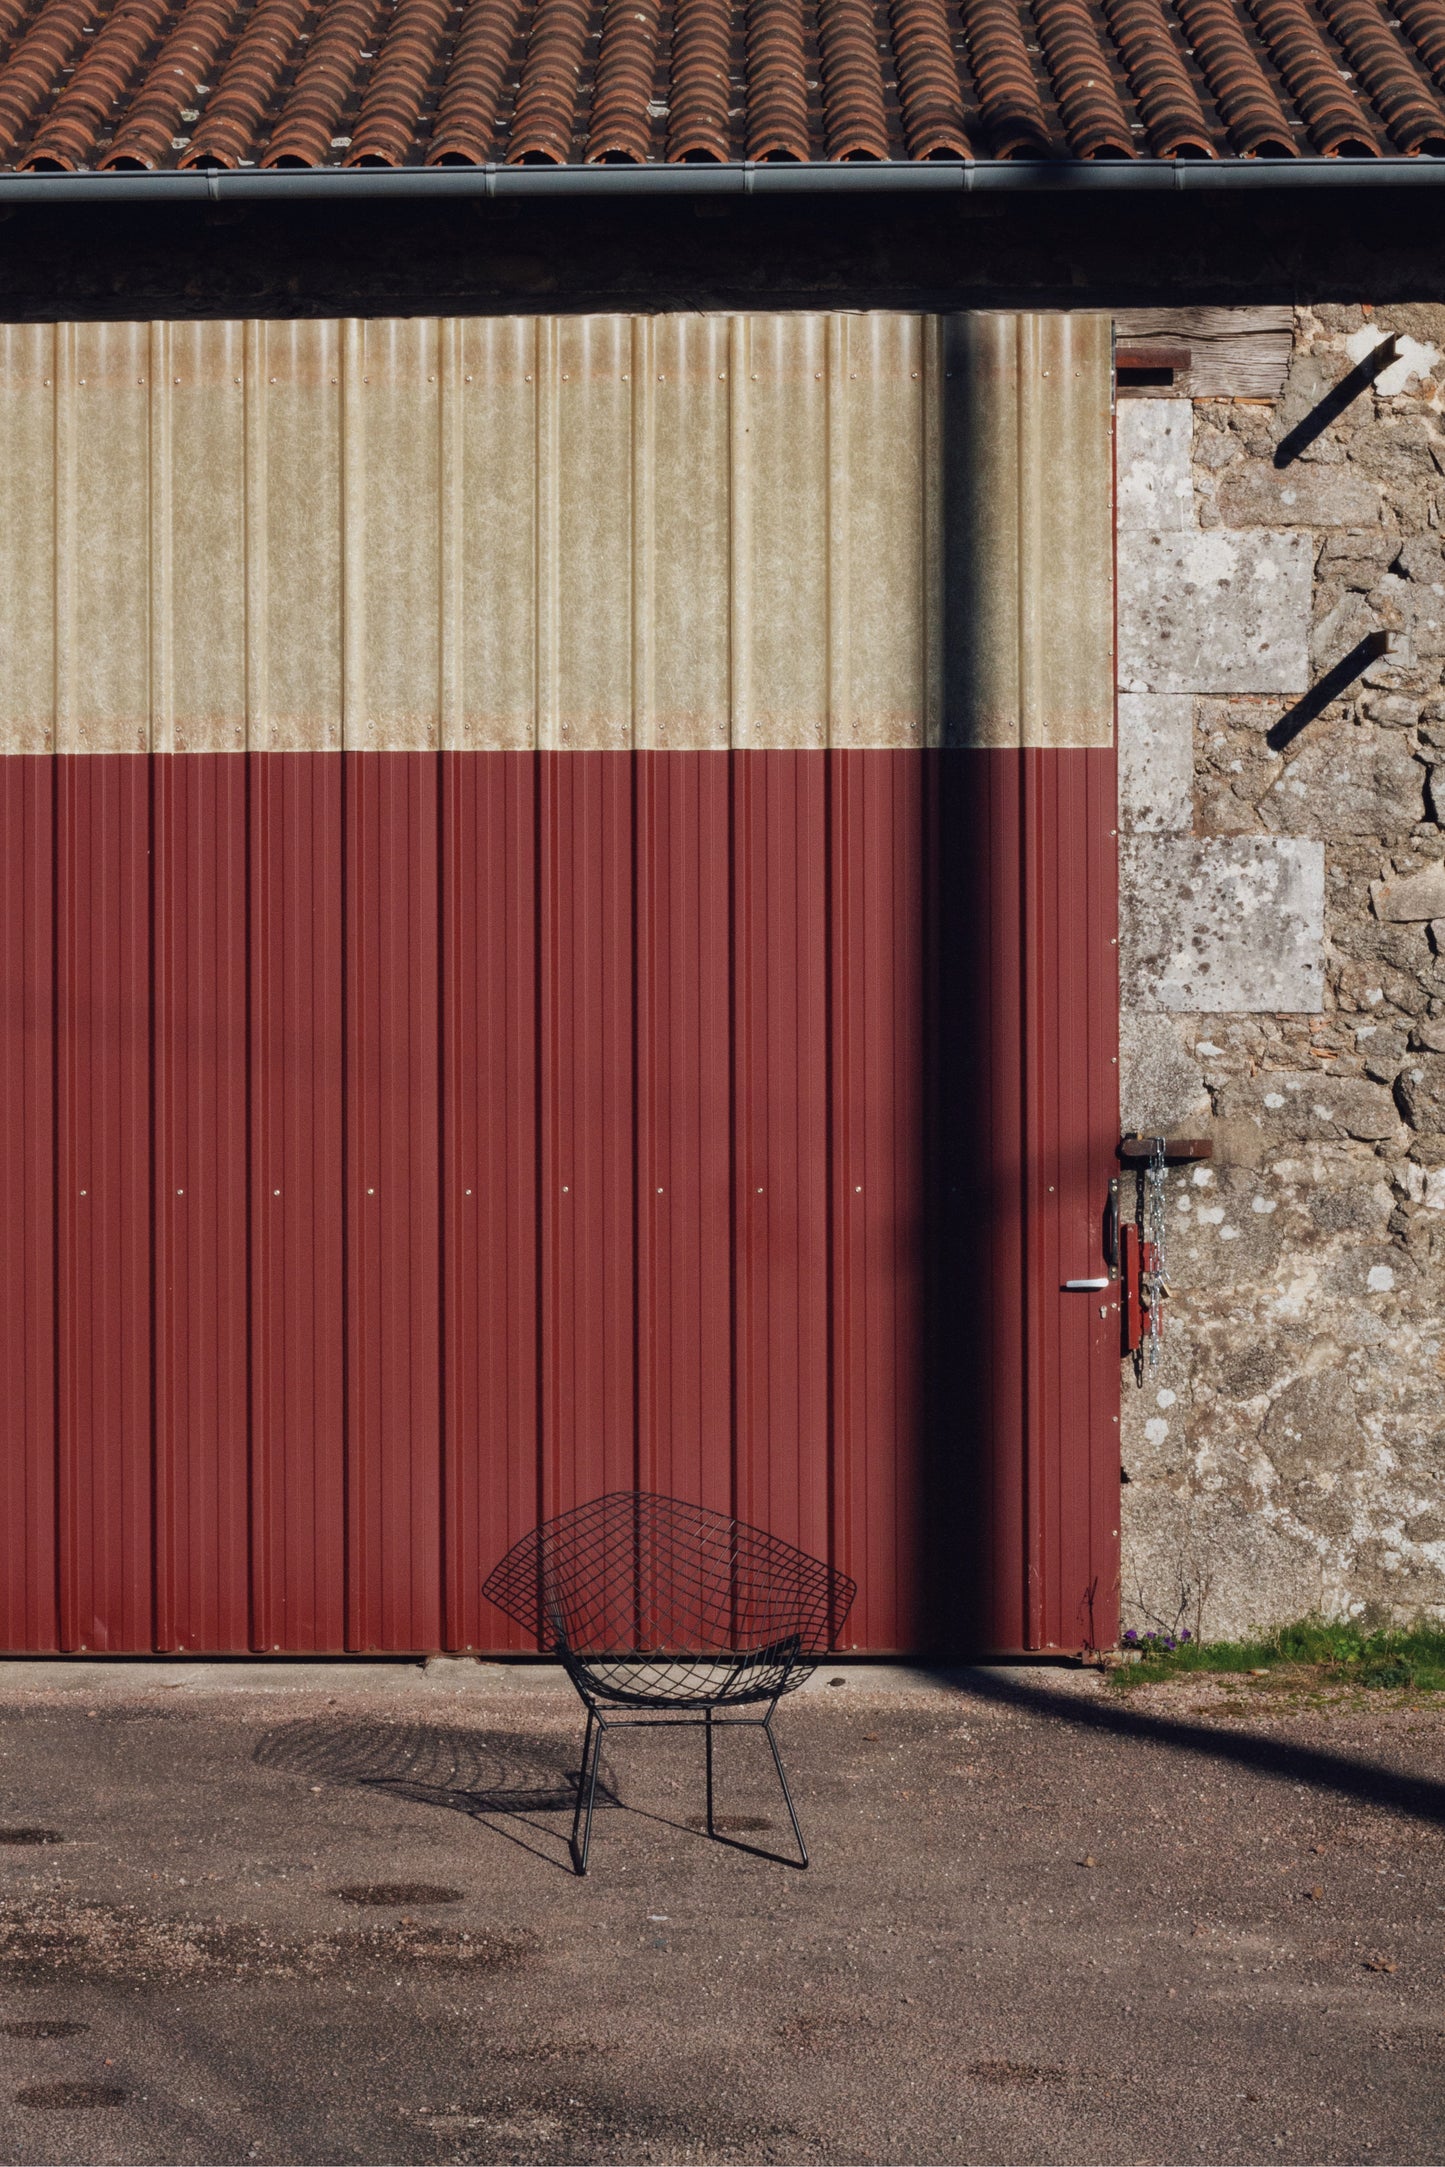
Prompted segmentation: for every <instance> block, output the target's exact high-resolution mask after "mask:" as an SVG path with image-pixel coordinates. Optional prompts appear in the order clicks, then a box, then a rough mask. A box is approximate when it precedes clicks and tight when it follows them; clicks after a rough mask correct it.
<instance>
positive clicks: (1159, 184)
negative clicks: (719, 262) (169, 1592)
mask: <svg viewBox="0 0 1445 2167" xmlns="http://www.w3.org/2000/svg"><path fill="white" fill-rule="evenodd" d="M1398 187H1427V188H1428V187H1445V158H1431V157H1419V158H1348V159H1347V158H1256V159H1247V158H1236V159H1222V158H1221V159H1209V158H1198V159H1195V158H1191V159H1177V160H1168V159H1140V160H1139V161H1138V162H1137V163H1135V162H1133V161H1130V160H1128V159H1119V160H1098V161H1094V162H1090V161H1086V160H1082V159H1073V160H1071V159H1067V158H1059V159H1037V160H1034V159H1010V160H1002V159H1000V160H983V159H979V160H975V161H972V162H969V163H967V164H965V163H964V162H962V161H960V160H948V161H944V160H938V161H933V162H929V163H920V164H917V165H911V164H907V163H904V162H903V161H901V160H900V161H897V162H895V163H891V164H886V165H885V164H875V163H869V164H864V163H861V162H859V163H856V164H847V165H825V164H812V165H801V164H781V163H779V164H765V165H565V166H552V165H515V166H508V165H486V166H482V165H477V166H463V165H455V166H452V165H448V166H399V167H393V166H350V167H336V166H302V167H272V168H269V169H265V170H262V169H259V168H258V169H254V170H251V171H248V172H238V171H236V170H234V169H231V168H225V169H222V168H216V167H210V168H206V169H203V170H199V171H195V170H193V171H189V172H185V173H177V172H173V171H169V170H168V171H165V172H160V173H134V172H121V173H116V172H111V173H95V172H87V173H0V207H3V206H5V205H11V204H21V203H31V204H43V205H44V206H45V207H46V208H47V209H49V210H55V209H58V208H59V207H60V206H61V205H63V204H67V203H155V204H175V203H220V202H225V203H266V202H275V203H280V202H296V201H298V200H302V201H306V202H311V203H317V204H321V203H330V204H339V203H343V202H346V201H349V200H355V201H360V200H361V199H362V198H366V199H367V200H370V201H376V200H391V201H396V202H412V201H418V200H436V201H445V200H447V199H448V198H453V197H483V198H488V197H498V198H507V199H509V200H512V201H517V200H519V199H522V198H527V199H528V200H530V201H532V202H534V203H536V202H546V201H548V200H552V201H558V202H560V201H564V200H572V199H577V198H583V199H589V200H592V201H603V200H606V199H609V198H612V197H624V196H645V197H651V198H652V199H654V200H655V201H667V200H669V199H677V200H688V199H692V198H696V197H699V196H709V197H713V198H717V197H729V196H774V197H788V196H794V197H797V196H823V195H826V196H840V195H841V196H865V197H866V196H897V195H905V196H906V195H917V196H959V195H1010V196H1013V195H1075V194H1084V195H1098V194H1103V195H1118V194H1124V195H1157V194H1159V193H1161V192H1166V193H1172V194H1188V195H1198V194H1211V195H1213V194H1220V193H1225V194H1232V193H1233V192H1235V191H1236V190H1243V191H1245V192H1246V193H1250V194H1258V193H1260V192H1261V191H1263V192H1265V193H1269V192H1271V191H1285V192H1288V193H1290V194H1294V193H1295V192H1296V191H1299V190H1304V189H1311V188H1324V189H1350V188H1398Z"/></svg>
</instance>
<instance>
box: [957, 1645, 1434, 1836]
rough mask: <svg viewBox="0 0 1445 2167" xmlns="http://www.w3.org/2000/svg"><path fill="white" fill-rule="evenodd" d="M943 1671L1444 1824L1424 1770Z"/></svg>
mask: <svg viewBox="0 0 1445 2167" xmlns="http://www.w3.org/2000/svg"><path fill="white" fill-rule="evenodd" d="M947 1677H948V1683H949V1684H950V1685H952V1686H953V1687H954V1688H955V1689H959V1688H961V1689H962V1690H964V1691H966V1692H968V1693H971V1694H975V1695H976V1696H977V1697H978V1698H979V1699H980V1700H991V1701H998V1702H1001V1703H1003V1704H1004V1705H1006V1706H1008V1707H1011V1708H1019V1709H1027V1710H1029V1711H1031V1712H1032V1713H1033V1714H1035V1715H1042V1716H1051V1717H1053V1718H1054V1719H1055V1720H1056V1721H1061V1722H1064V1723H1070V1724H1073V1725H1074V1727H1075V1728H1076V1729H1080V1730H1090V1731H1095V1732H1102V1733H1104V1734H1105V1735H1107V1736H1111V1737H1114V1738H1127V1739H1131V1740H1134V1741H1136V1742H1137V1743H1139V1744H1142V1745H1160V1746H1168V1747H1170V1748H1172V1750H1173V1751H1175V1752H1177V1753H1192V1754H1196V1755H1198V1756H1199V1758H1201V1759H1202V1760H1211V1761H1229V1762H1231V1763H1232V1764H1233V1765H1234V1766H1235V1767H1236V1768H1250V1769H1253V1770H1255V1771H1256V1772H1257V1773H1258V1774H1259V1775H1262V1776H1275V1777H1278V1778H1279V1779H1280V1781H1282V1782H1285V1783H1303V1784H1308V1785H1310V1786H1311V1787H1312V1788H1313V1789H1315V1790H1319V1791H1333V1792H1335V1793H1336V1794H1337V1795H1338V1796H1339V1797H1341V1798H1353V1799H1357V1800H1359V1801H1360V1802H1361V1803H1362V1804H1364V1805H1369V1806H1385V1807H1388V1808H1389V1809H1390V1811H1391V1812H1394V1813H1403V1814H1409V1815H1411V1816H1412V1818H1413V1819H1415V1820H1417V1821H1429V1822H1431V1823H1433V1824H1434V1825H1435V1826H1436V1827H1445V1783H1436V1782H1434V1781H1432V1779H1431V1778H1430V1777H1428V1776H1407V1775H1401V1774H1399V1773H1398V1772H1397V1771H1396V1770H1394V1769H1391V1768H1382V1767H1380V1766H1379V1764H1378V1763H1377V1762H1373V1761H1362V1760H1357V1759H1355V1758H1354V1757H1353V1756H1351V1755H1350V1754H1347V1753H1328V1752H1325V1751H1324V1750H1322V1749H1321V1748H1320V1747H1318V1746H1299V1745H1293V1744H1291V1743H1290V1741H1289V1740H1288V1739H1286V1738H1261V1737H1260V1736H1259V1735H1258V1734H1257V1733H1249V1732H1244V1733H1237V1732H1233V1731H1228V1730H1225V1729H1224V1728H1223V1727H1222V1726H1221V1725H1218V1724H1211V1723H1186V1722H1183V1721H1181V1720H1180V1719H1179V1718H1178V1717H1175V1716H1157V1715H1145V1714H1143V1713H1141V1712H1139V1711H1136V1710H1134V1709H1132V1708H1123V1707H1119V1706H1118V1705H1116V1704H1113V1705H1111V1704H1110V1703H1109V1702H1105V1701H1099V1700H1093V1699H1090V1700H1085V1699H1083V1698H1082V1697H1081V1696H1080V1695H1078V1694H1077V1693H1059V1692H1054V1691H1051V1690H1050V1689H1049V1688H1048V1687H1047V1686H1038V1685H1033V1684H1025V1683H1024V1682H1023V1681H1022V1680H1021V1679H1014V1678H1010V1677H1009V1676H1008V1674H1007V1672H1004V1671H996V1670H968V1671H950V1672H949V1673H948V1674H947Z"/></svg>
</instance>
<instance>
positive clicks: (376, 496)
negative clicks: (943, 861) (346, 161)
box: [0, 315, 941, 752]
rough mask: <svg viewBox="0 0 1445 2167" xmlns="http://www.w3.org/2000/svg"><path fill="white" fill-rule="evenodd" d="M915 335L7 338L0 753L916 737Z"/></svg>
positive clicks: (462, 327)
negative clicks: (5, 633)
mask: <svg viewBox="0 0 1445 2167" xmlns="http://www.w3.org/2000/svg"><path fill="white" fill-rule="evenodd" d="M938 352H939V333H938V325H937V320H936V319H931V318H924V317H916V316H904V315H863V316H857V317H848V316H807V315H800V316H758V317H746V316H742V317H722V316H663V317H656V318H637V319H633V318H629V317H623V316H605V317H577V318H571V317H556V318H553V317H543V318H527V319H522V318H505V319H496V320H489V319H485V318H467V319H460V320H459V319H436V318H430V319H428V318H418V319H410V318H408V319H403V320H386V319H382V320H377V321H371V322H365V323H363V322H359V321H346V322H331V323H328V322H317V323H246V324H242V323H196V324H181V323H153V324H149V325H147V324H133V323H119V324H104V323H99V324H62V325H56V326H50V325H38V326H16V325H11V326H8V327H4V328H3V329H0V596H3V597H4V598H5V602H6V604H7V616H8V619H9V622H10V624H11V626H12V627H13V636H12V637H10V638H7V640H6V642H5V643H4V645H3V648H0V745H3V746H4V747H5V748H6V749H7V750H10V751H16V752H21V751H32V752H33V751H55V752H137V751H146V750H151V751H157V752H161V751H187V752H200V751H216V752H230V751H240V750H242V749H245V748H250V749H252V750H262V749H272V750H280V749H291V750H306V751H319V750H324V749H336V748H339V747H342V746H346V747H349V748H353V749H359V750H361V749H368V750H373V751H381V750H433V749H436V750H440V749H463V748H469V747H470V748H475V749H483V748H487V749H491V748H505V747H512V748H522V747H531V746H556V747H559V748H560V747H572V748H583V747H591V748H594V749H597V750H607V749H617V748H619V747H623V746H639V747H644V746H656V747H670V748H677V749H688V748H701V747H722V746H727V745H751V744H772V745H797V746H807V745H817V746H821V745H923V744H926V743H929V742H933V741H936V738H937V734H938V715H939V684H938V675H939V653H940V642H941V624H940V616H939V600H938V598H939V591H940V590H939V580H940V557H939V548H938V508H937V504H936V501H935V496H936V492H935V491H934V489H933V476H934V470H935V466H936V460H935V456H934V453H935V447H936V441H937V436H938V428H939V419H938V416H939V382H938Z"/></svg>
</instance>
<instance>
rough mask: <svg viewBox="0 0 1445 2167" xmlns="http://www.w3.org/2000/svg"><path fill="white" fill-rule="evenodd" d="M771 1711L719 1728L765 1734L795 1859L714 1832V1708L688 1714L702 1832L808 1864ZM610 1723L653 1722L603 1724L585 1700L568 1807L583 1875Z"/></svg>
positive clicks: (623, 1724)
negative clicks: (698, 1757) (698, 1759)
mask: <svg viewBox="0 0 1445 2167" xmlns="http://www.w3.org/2000/svg"><path fill="white" fill-rule="evenodd" d="M777 1712H778V1704H777V1701H774V1702H773V1703H772V1705H771V1706H770V1707H769V1709H768V1712H767V1714H766V1715H765V1716H752V1717H743V1718H741V1719H738V1718H734V1719H733V1720H732V1721H730V1722H724V1724H723V1725H722V1728H723V1729H724V1730H737V1731H741V1730H750V1731H761V1732H762V1734H763V1736H764V1737H765V1738H766V1739H767V1741H768V1750H769V1752H770V1753H771V1754H772V1756H773V1766H774V1768H775V1769H776V1770H777V1772H778V1783H779V1785H780V1787H781V1789H782V1793H783V1804H784V1805H785V1806H786V1807H787V1809H788V1820H789V1821H790V1823H791V1824H792V1830H793V1841H794V1842H795V1843H796V1845H797V1846H798V1856H797V1859H796V1861H794V1860H791V1859H784V1858H778V1854H777V1853H776V1852H772V1851H758V1846H757V1845H756V1844H750V1843H739V1842H738V1841H737V1839H736V1837H733V1836H720V1835H719V1834H718V1829H717V1816H716V1810H715V1809H716V1795H717V1786H716V1780H715V1766H714V1758H713V1750H714V1749H713V1735H714V1728H715V1726H714V1724H713V1714H714V1711H713V1710H712V1709H711V1708H705V1709H704V1710H703V1712H702V1715H701V1717H698V1716H694V1717H693V1718H692V1719H691V1720H692V1721H693V1722H694V1723H697V1722H701V1724H702V1729H703V1753H704V1766H705V1769H706V1783H707V1832H708V1835H709V1836H710V1837H711V1838H712V1839H713V1841H714V1842H715V1843H725V1844H727V1845H728V1846H729V1847H730V1848H731V1849H733V1850H737V1851H754V1852H758V1856H760V1857H762V1858H777V1861H778V1864H779V1865H782V1866H787V1865H793V1864H796V1865H798V1866H800V1867H805V1866H806V1865H807V1864H808V1846H807V1844H806V1843H805V1842H804V1840H803V1828H802V1823H801V1822H800V1821H799V1819H798V1809H797V1807H796V1806H795V1805H794V1804H793V1794H792V1791H791V1789H790V1788H789V1785H788V1777H787V1772H786V1770H785V1769H784V1767H783V1757H782V1755H781V1754H780V1753H779V1751H778V1741H777V1739H776V1737H775V1736H774V1735H773V1717H774V1716H775V1715H776V1714H777ZM614 1727H615V1728H620V1729H623V1730H630V1729H636V1728H642V1729H656V1728H658V1727H659V1726H658V1723H657V1720H656V1719H655V1718H649V1717H646V1716H643V1717H627V1716H623V1717H622V1718H620V1721H619V1722H618V1723H617V1724H616V1725H613V1724H608V1723H605V1722H604V1721H603V1719H602V1717H601V1716H600V1715H599V1714H598V1713H597V1710H596V1709H595V1708H594V1707H593V1706H592V1704H591V1703H590V1702H589V1703H588V1705H587V1728H586V1730H585V1732H584V1733H583V1737H582V1765H581V1767H580V1768H579V1770H578V1772H577V1802H576V1804H575V1806H574V1807H573V1810H572V1841H571V1846H570V1848H571V1852H572V1867H573V1871H574V1872H575V1873H577V1874H579V1875H580V1874H585V1873H586V1871H587V1858H588V1853H589V1852H590V1850H591V1848H592V1809H593V1807H594V1805H595V1804H596V1801H597V1767H598V1763H599V1761H600V1760H601V1758H602V1741H603V1738H604V1737H605V1736H606V1734H607V1732H608V1731H609V1730H610V1729H613V1728H614ZM660 1727H661V1728H664V1729H667V1730H672V1729H675V1728H676V1729H680V1728H682V1727H683V1726H682V1725H681V1724H673V1723H668V1722H666V1721H665V1720H664V1722H663V1723H662V1725H661V1726H660ZM579 1830H580V1831H581V1837H582V1841H581V1843H580V1845H579V1843H578V1841H577V1838H578V1831H579Z"/></svg>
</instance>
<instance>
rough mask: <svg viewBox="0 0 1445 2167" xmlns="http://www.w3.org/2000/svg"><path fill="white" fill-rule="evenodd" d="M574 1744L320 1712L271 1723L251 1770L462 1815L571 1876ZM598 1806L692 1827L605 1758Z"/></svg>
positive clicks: (734, 1845)
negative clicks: (623, 1780) (630, 1795)
mask: <svg viewBox="0 0 1445 2167" xmlns="http://www.w3.org/2000/svg"><path fill="white" fill-rule="evenodd" d="M579 1744H580V1740H579V1739H576V1738H566V1737H550V1736H546V1735H543V1736H536V1735H527V1734H525V1733H522V1732H512V1731H484V1730H480V1729H477V1730H472V1729H469V1728H464V1727H463V1726H461V1725H451V1724H441V1723H379V1722H368V1721H365V1720H358V1719H356V1718H355V1717H347V1716H320V1717H312V1718H304V1717H303V1718H299V1719H298V1720H296V1721H294V1722H290V1723H278V1724H275V1725H273V1726H272V1728H271V1729H270V1730H267V1731H265V1732H263V1733H262V1735H261V1737H260V1738H259V1739H258V1740H257V1742H256V1746H255V1749H254V1751H253V1753H252V1755H251V1758H252V1760H253V1762H254V1763H255V1764H256V1766H257V1767H258V1768H268V1769H273V1770H275V1771H276V1772H277V1773H278V1774H282V1775H288V1776H296V1777H299V1778H301V1779H302V1780H303V1781H305V1782H308V1783H313V1784H324V1785H325V1786H326V1787H327V1788H328V1789H337V1790H348V1791H381V1792H384V1793H385V1794H386V1796H387V1797H388V1798H397V1799H405V1800H406V1801H407V1802H408V1803H409V1804H411V1805H415V1806H439V1807H441V1808H442V1809H443V1810H444V1811H446V1812H448V1813H463V1814H466V1815H468V1816H469V1817H470V1818H471V1819H472V1820H474V1821H480V1822H482V1823H483V1824H484V1825H485V1826H486V1827H488V1828H490V1829H492V1830H493V1831H494V1832H495V1833H496V1834H497V1835H500V1836H504V1837H506V1838H507V1840H508V1841H509V1842H512V1843H515V1844H517V1845H519V1846H520V1848H521V1849H522V1850H524V1851H529V1852H530V1853H531V1854H532V1856H533V1857H534V1858H539V1859H542V1860H543V1861H544V1862H545V1863H546V1864H547V1865H549V1866H556V1867H558V1868H559V1870H560V1871H562V1872H563V1873H565V1874H567V1875H568V1876H569V1877H570V1876H571V1874H572V1870H573V1869H572V1853H571V1846H570V1841H569V1838H570V1833H571V1826H572V1820H571V1817H572V1813H573V1810H574V1808H575V1806H576V1803H577V1785H578V1781H579V1779H580V1776H581V1769H580V1767H579V1765H578V1762H579V1755H578V1746H579ZM597 1805H598V1807H599V1808H602V1809H607V1808H613V1809H620V1810H622V1811H624V1812H630V1813H634V1814H636V1815H637V1816H638V1818H639V1819H641V1820H645V1821H651V1822H653V1823H654V1824H658V1825H661V1826H662V1827H665V1828H671V1829H675V1830H677V1831H678V1833H679V1834H681V1835H685V1836H688V1837H696V1836H697V1835H698V1833H699V1831H698V1829H697V1827H695V1826H694V1825H692V1824H691V1823H690V1822H686V1821H676V1820H672V1819H670V1818H669V1817H668V1816H667V1815H666V1814H661V1813H657V1812H655V1811H651V1810H649V1809H648V1808H646V1807H642V1806H629V1805H627V1804H626V1803H625V1801H624V1800H623V1799H622V1798H621V1797H620V1796H619V1794H618V1790H617V1785H616V1782H615V1779H614V1778H613V1777H611V1776H610V1775H609V1774H608V1772H607V1769H606V1765H605V1763H604V1765H603V1767H602V1768H601V1769H600V1770H599V1773H598V1778H597ZM551 1814H557V1815H561V1814H565V1815H566V1816H567V1818H566V1820H565V1821H562V1822H560V1823H557V1824H552V1823H549V1822H548V1821H546V1820H542V1819H539V1818H538V1817H539V1816H542V1815H551ZM723 1825H724V1826H725V1825H726V1817H724V1821H723ZM742 1825H744V1826H750V1825H751V1824H750V1823H746V1822H745V1823H743V1824H742ZM763 1825H765V1826H766V1825H769V1824H763ZM711 1840H712V1841H714V1842H717V1843H722V1844H724V1845H726V1846H727V1847H728V1848H729V1849H732V1850H739V1851H752V1850H754V1846H753V1845H751V1844H745V1843H738V1842H736V1841H735V1840H730V1839H729V1838H728V1837H727V1836H725V1835H718V1836H715V1837H714V1838H712V1839H711ZM757 1855H759V1856H761V1857H767V1856H769V1854H768V1853H767V1852H760V1853H758V1854H757Z"/></svg>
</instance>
